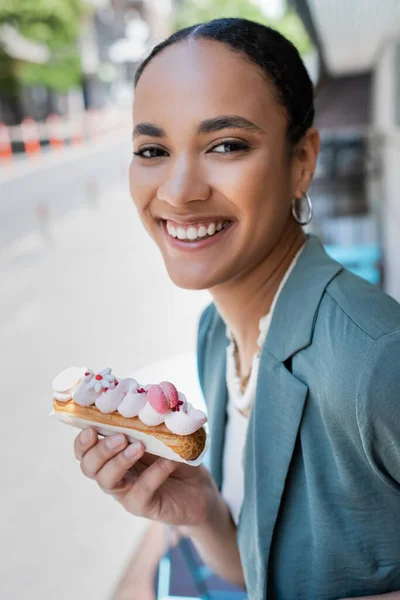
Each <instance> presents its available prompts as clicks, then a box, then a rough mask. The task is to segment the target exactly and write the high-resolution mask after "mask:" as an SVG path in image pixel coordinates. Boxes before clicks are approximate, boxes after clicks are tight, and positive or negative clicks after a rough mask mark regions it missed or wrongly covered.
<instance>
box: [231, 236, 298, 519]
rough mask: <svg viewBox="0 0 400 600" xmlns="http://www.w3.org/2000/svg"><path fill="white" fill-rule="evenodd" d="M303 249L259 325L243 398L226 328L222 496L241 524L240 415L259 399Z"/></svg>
mask: <svg viewBox="0 0 400 600" xmlns="http://www.w3.org/2000/svg"><path fill="white" fill-rule="evenodd" d="M303 248H304V245H303V246H302V247H301V248H300V250H299V251H298V252H297V254H296V256H295V257H294V259H293V261H292V262H291V264H290V266H289V268H288V270H287V271H286V273H285V275H284V277H283V279H282V281H281V283H280V285H279V288H278V289H277V291H276V294H275V296H274V299H273V301H272V304H271V308H270V311H269V313H268V314H267V315H265V316H264V317H262V319H260V322H259V328H260V335H259V338H258V340H257V345H258V347H259V350H258V351H257V352H256V354H255V355H254V358H253V363H252V368H251V375H250V379H249V381H248V384H247V388H246V390H245V392H244V394H243V393H242V391H241V387H240V377H239V376H238V374H237V373H236V365H235V356H234V352H235V346H234V338H233V335H232V332H231V331H230V330H229V328H228V327H227V330H226V335H227V337H228V338H229V339H230V344H229V346H228V347H227V351H226V352H227V355H226V384H227V388H228V406H227V424H226V430H225V446H224V456H223V481H222V490H221V492H222V496H223V498H224V499H225V502H226V503H227V505H228V506H229V508H230V511H231V514H232V518H233V520H234V521H235V523H236V524H237V523H238V520H239V514H240V509H241V506H242V502H243V497H244V469H243V450H244V444H245V441H246V433H247V425H248V418H247V417H245V416H244V415H243V414H242V413H241V412H240V411H242V410H245V409H246V408H248V407H249V406H251V404H252V403H253V401H254V399H255V395H256V388H257V379H258V368H259V364H260V356H261V349H262V347H263V345H264V342H265V339H266V337H267V333H268V330H269V327H270V323H271V319H272V314H273V311H274V308H275V305H276V303H277V301H278V297H279V294H280V293H281V291H282V289H283V287H284V285H285V283H286V281H287V280H288V278H289V275H290V273H291V272H292V270H293V268H294V266H295V264H296V262H297V260H298V258H299V256H300V254H301V252H302V251H303Z"/></svg>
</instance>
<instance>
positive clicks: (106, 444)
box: [81, 433, 128, 479]
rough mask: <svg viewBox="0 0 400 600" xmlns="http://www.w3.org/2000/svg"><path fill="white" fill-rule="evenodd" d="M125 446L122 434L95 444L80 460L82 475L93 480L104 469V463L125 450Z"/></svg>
mask: <svg viewBox="0 0 400 600" xmlns="http://www.w3.org/2000/svg"><path fill="white" fill-rule="evenodd" d="M127 445H128V441H127V439H126V437H125V436H124V435H123V434H122V433H117V434H116V435H111V436H110V437H106V438H105V439H103V440H101V441H100V442H97V444H96V445H95V446H94V447H93V448H91V449H90V450H89V451H88V452H86V454H85V455H84V457H83V459H82V460H81V469H82V472H83V474H84V475H86V477H89V478H90V479H95V478H96V476H97V473H98V472H99V471H100V469H101V468H103V467H104V465H105V464H106V462H107V461H109V460H110V459H111V458H113V457H114V456H115V455H116V454H118V452H121V450H123V449H124V448H126V446H127Z"/></svg>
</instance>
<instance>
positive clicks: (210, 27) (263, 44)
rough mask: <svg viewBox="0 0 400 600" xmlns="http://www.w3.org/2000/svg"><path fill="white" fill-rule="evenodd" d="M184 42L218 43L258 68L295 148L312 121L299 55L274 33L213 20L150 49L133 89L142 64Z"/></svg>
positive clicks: (306, 77) (310, 90) (246, 24)
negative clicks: (285, 117)
mask: <svg viewBox="0 0 400 600" xmlns="http://www.w3.org/2000/svg"><path fill="white" fill-rule="evenodd" d="M186 39H204V40H212V41H216V42H221V43H223V44H225V45H227V46H228V47H229V48H230V49H231V50H233V51H235V52H239V53H240V54H242V55H244V56H246V57H247V58H248V59H249V60H250V61H251V62H252V63H254V64H256V65H257V66H258V67H260V68H261V70H262V71H263V73H264V74H265V75H266V76H267V78H268V80H269V81H271V82H272V83H273V85H274V88H275V92H276V95H277V100H278V102H279V103H280V104H282V105H283V106H284V107H285V108H286V110H287V113H288V130H287V134H288V141H289V142H290V144H291V145H295V144H296V143H297V142H298V141H299V140H300V139H301V138H302V136H303V135H304V133H305V132H306V131H307V129H308V128H309V127H311V125H312V124H313V120H314V90H313V84H312V82H311V80H310V77H309V75H308V73H307V70H306V68H305V66H304V64H303V61H302V60H301V58H300V55H299V53H298V51H297V49H296V48H295V46H293V44H292V43H291V42H289V40H287V39H286V38H285V37H284V36H283V35H281V34H280V33H279V32H278V31H275V30H274V29H271V28H270V27H267V26H266V25H261V24H260V23H255V22H253V21H248V20H246V19H214V20H213V21H208V22H206V23H200V24H199V25H193V26H191V27H186V28H185V29H181V30H180V31H177V32H176V33H174V34H172V35H171V36H170V37H169V38H167V39H166V40H164V41H163V42H161V43H160V44H158V45H157V46H155V47H154V48H153V50H152V51H151V53H150V55H149V56H148V57H147V58H146V59H145V60H144V61H143V62H142V64H141V65H140V66H139V68H138V69H137V71H136V74H135V79H134V84H135V87H136V85H137V83H138V81H139V79H140V76H141V74H142V73H143V70H144V69H145V67H146V65H148V63H149V62H150V61H151V60H152V59H153V58H154V57H155V56H157V54H159V53H160V52H161V51H162V50H164V48H168V46H172V45H173V44H176V43H177V42H180V41H182V40H186Z"/></svg>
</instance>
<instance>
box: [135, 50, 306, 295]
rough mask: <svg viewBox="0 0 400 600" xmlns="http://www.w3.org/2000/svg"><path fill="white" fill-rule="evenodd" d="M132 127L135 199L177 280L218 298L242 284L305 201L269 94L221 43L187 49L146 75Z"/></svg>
mask: <svg viewBox="0 0 400 600" xmlns="http://www.w3.org/2000/svg"><path fill="white" fill-rule="evenodd" d="M133 121H134V122H133V125H134V133H133V136H134V137H133V144H134V153H135V154H134V156H133V158H132V163H131V166H130V189H131V194H132V197H133V200H134V202H135V204H136V207H137V209H138V212H139V214H140V217H141V218H142V220H143V223H144V225H145V227H146V229H147V230H148V232H149V234H150V235H151V236H152V238H153V239H154V241H155V242H156V244H157V245H158V247H159V248H160V250H161V253H162V255H163V258H164V261H165V264H166V267H167V270H168V273H169V276H170V277H171V279H172V280H173V281H174V283H175V284H176V285H178V286H180V287H183V288H188V289H211V288H214V287H215V286H219V285H221V284H224V283H227V282H230V281H233V280H237V279H240V278H242V277H244V276H245V275H246V274H247V273H248V272H249V271H251V270H252V269H253V268H255V267H256V266H258V265H259V264H260V262H261V261H263V260H264V259H265V258H266V257H267V256H268V254H269V253H270V252H271V250H272V249H273V248H274V246H275V245H276V244H277V243H278V241H279V239H280V238H281V236H282V235H283V234H284V232H285V230H286V228H287V227H288V223H290V220H291V218H292V217H291V216H290V203H291V200H292V198H293V197H294V195H298V194H301V190H300V189H298V187H299V185H300V182H299V179H300V175H299V173H300V171H299V169H298V168H297V169H296V168H295V167H294V166H293V165H294V162H293V160H292V161H289V159H288V148H287V143H286V130H287V116H286V111H285V109H284V108H283V107H282V106H281V105H280V104H278V103H277V101H276V100H275V99H274V95H273V92H272V88H271V87H270V84H269V83H268V82H267V81H266V79H265V78H264V77H263V75H262V74H261V73H260V72H259V71H258V69H257V67H256V66H253V65H252V64H251V63H249V62H248V61H247V60H245V59H244V58H242V57H241V56H240V55H238V54H236V53H234V52H232V51H231V50H230V49H229V48H228V47H226V46H224V45H223V44H221V43H218V42H208V41H204V40H190V41H184V42H180V43H177V44H175V45H173V46H171V47H169V48H167V49H165V50H163V51H162V52H161V53H160V54H159V55H158V56H156V57H155V58H154V59H153V60H152V61H151V62H150V63H149V64H148V65H147V66H146V68H145V69H144V71H143V73H142V75H141V78H140V79H139V82H138V85H137V88H136V93H135V100H134V113H133Z"/></svg>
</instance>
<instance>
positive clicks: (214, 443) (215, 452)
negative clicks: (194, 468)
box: [204, 312, 228, 490]
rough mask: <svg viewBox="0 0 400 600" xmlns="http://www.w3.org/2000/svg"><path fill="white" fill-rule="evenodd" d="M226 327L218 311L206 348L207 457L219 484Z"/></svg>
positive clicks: (223, 436) (219, 487) (223, 420)
mask: <svg viewBox="0 0 400 600" xmlns="http://www.w3.org/2000/svg"><path fill="white" fill-rule="evenodd" d="M227 345H228V338H227V337H226V327H225V324H224V323H223V321H222V319H221V318H220V317H219V315H218V313H217V312H215V315H214V319H213V323H212V325H211V327H210V330H209V332H208V340H207V351H206V353H205V364H204V383H205V397H206V398H207V411H208V426H209V433H210V448H209V452H208V457H207V463H208V468H209V469H210V471H211V474H212V476H213V478H214V480H215V482H216V484H217V486H218V489H219V490H220V489H221V486H222V456H223V448H224V440H225V425H226V420H227V412H226V405H227V399H228V392H227V388H226V347H227Z"/></svg>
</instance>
